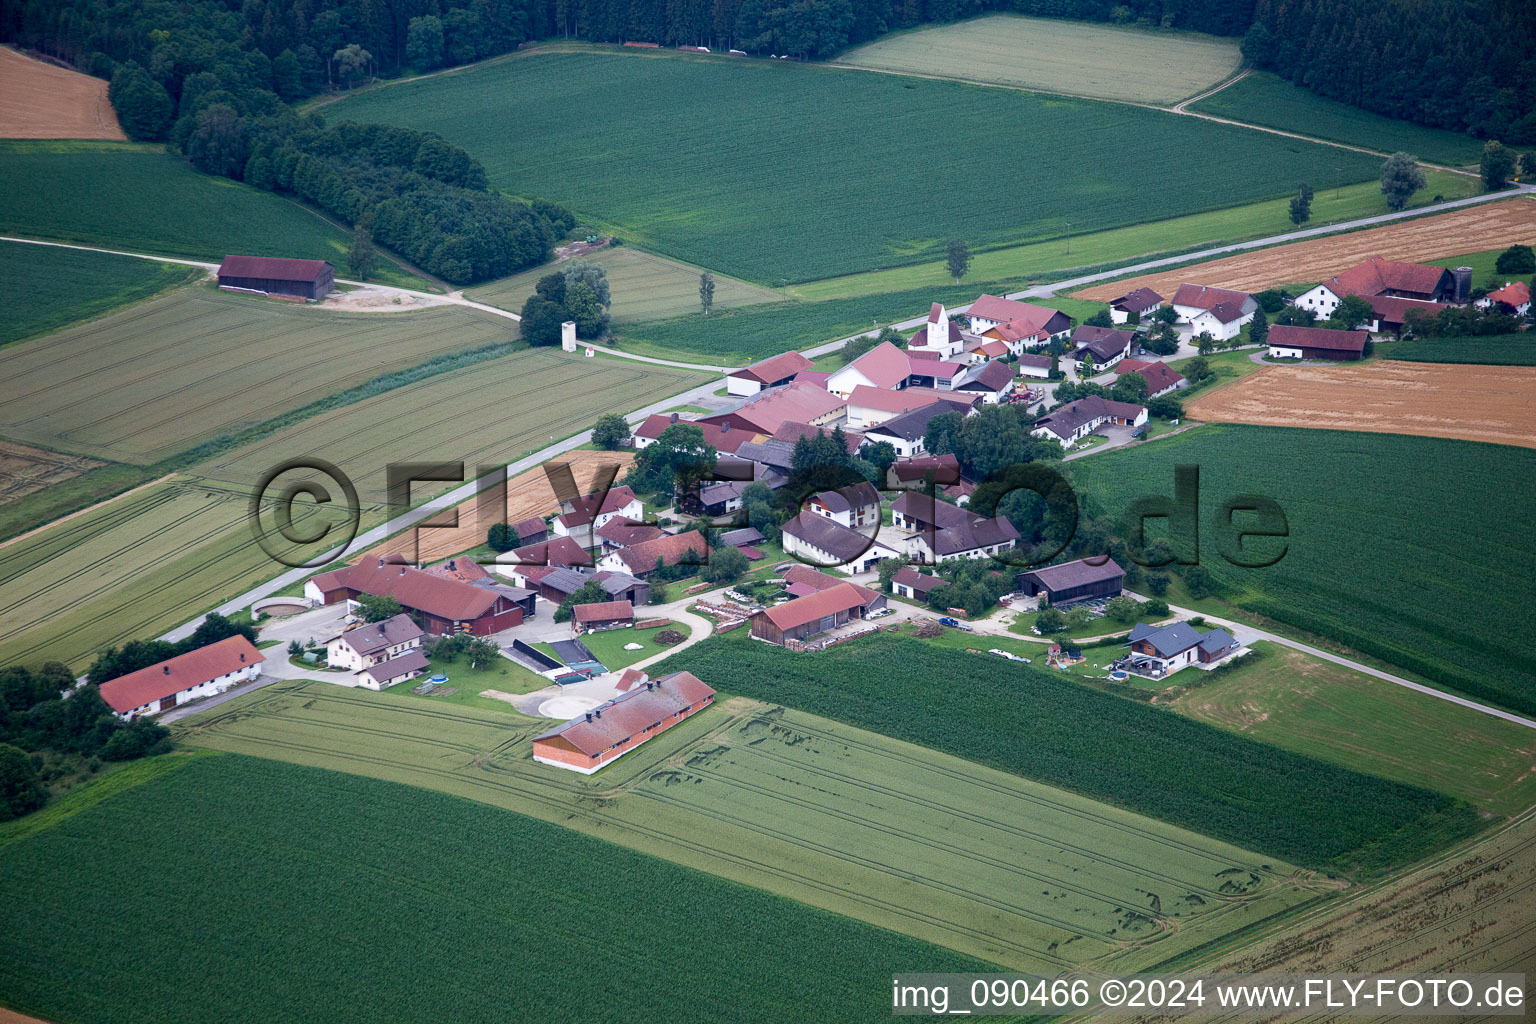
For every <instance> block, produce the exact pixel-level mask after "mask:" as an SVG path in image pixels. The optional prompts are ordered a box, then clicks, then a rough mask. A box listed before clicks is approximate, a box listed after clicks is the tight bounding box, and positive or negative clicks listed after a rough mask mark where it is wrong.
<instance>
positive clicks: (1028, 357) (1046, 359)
mask: <svg viewBox="0 0 1536 1024" xmlns="http://www.w3.org/2000/svg"><path fill="white" fill-rule="evenodd" d="M1051 362H1052V360H1051V357H1050V356H1038V355H1035V354H1033V353H1031V352H1025V353H1024V354H1023V355H1021V356H1019V357H1018V364H1019V365H1020V366H1038V367H1040V368H1041V369H1043V370H1049V369H1050V368H1051Z"/></svg>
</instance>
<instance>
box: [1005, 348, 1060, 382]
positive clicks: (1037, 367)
mask: <svg viewBox="0 0 1536 1024" xmlns="http://www.w3.org/2000/svg"><path fill="white" fill-rule="evenodd" d="M1055 362H1056V361H1055V360H1054V359H1052V358H1051V357H1050V356H1042V355H1036V354H1034V353H1033V352H1025V353H1024V354H1023V355H1021V356H1019V357H1018V361H1017V362H1016V363H1014V369H1016V370H1018V372H1019V376H1020V377H1035V378H1038V379H1039V380H1048V379H1050V376H1051V367H1052V366H1054V365H1055Z"/></svg>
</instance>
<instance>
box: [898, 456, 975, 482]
mask: <svg viewBox="0 0 1536 1024" xmlns="http://www.w3.org/2000/svg"><path fill="white" fill-rule="evenodd" d="M891 469H892V470H894V471H895V473H896V479H897V480H900V481H901V482H903V483H911V482H912V481H914V480H922V479H925V478H926V477H927V475H928V473H929V472H930V471H932V473H933V482H934V483H936V484H952V483H956V482H957V481H959V479H960V459H959V457H958V456H956V455H955V454H954V453H953V452H945V453H944V454H943V455H921V456H918V457H917V458H915V459H908V460H907V461H905V462H898V463H896V464H895V465H893V466H892V467H891Z"/></svg>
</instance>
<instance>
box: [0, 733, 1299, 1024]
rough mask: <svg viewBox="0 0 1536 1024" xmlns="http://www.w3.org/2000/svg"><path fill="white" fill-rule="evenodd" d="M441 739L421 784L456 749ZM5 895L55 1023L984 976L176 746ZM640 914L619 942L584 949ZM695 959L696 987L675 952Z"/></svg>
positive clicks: (9, 968) (312, 771)
mask: <svg viewBox="0 0 1536 1024" xmlns="http://www.w3.org/2000/svg"><path fill="white" fill-rule="evenodd" d="M414 706H417V707H419V705H414ZM422 710H423V711H424V710H425V709H422ZM493 717H494V716H493ZM431 721H432V716H431V715H430V713H427V714H417V715H412V716H407V717H406V718H405V719H404V720H403V721H401V722H399V723H395V724H396V725H397V727H399V728H402V729H405V730H411V731H416V730H419V729H420V728H422V724H421V723H430V722H431ZM374 739H375V741H376V742H379V743H380V745H381V746H380V749H387V745H388V743H389V742H390V740H389V739H388V738H382V737H375V738H374ZM397 739H398V738H397ZM322 742H324V741H322ZM321 749H323V748H321ZM437 754H438V758H439V760H438V762H437V763H436V764H433V765H431V766H427V768H426V769H425V770H424V771H421V772H419V773H418V774H420V775H422V776H425V777H431V776H434V775H442V774H445V773H446V772H451V771H454V770H463V768H462V766H463V765H465V763H466V761H467V760H468V758H467V757H466V753H465V750H463V749H458V750H454V749H451V748H449V747H443V748H441V749H440V750H438V751H437ZM485 754H486V755H487V756H488V755H489V754H490V751H488V750H487V751H485ZM475 760H476V761H477V762H478V761H479V760H480V758H479V757H478V756H477V757H476V758H475ZM523 760H526V758H523ZM530 764H531V762H530ZM520 767H523V766H520ZM538 767H539V768H540V769H541V770H542V771H543V772H547V773H553V772H556V771H558V770H557V769H549V768H545V767H544V766H538ZM471 770H473V771H475V772H476V774H480V775H482V776H483V777H485V778H486V779H487V780H488V781H492V780H493V776H490V775H488V774H486V773H485V772H483V771H481V770H479V769H471ZM560 774H563V775H567V776H569V775H571V774H572V773H568V772H565V773H560ZM518 781H519V782H521V783H524V784H526V780H522V779H519V780H518ZM428 784H430V782H429V783H428ZM575 795H576V794H575V793H573V792H572V791H571V790H570V789H562V788H560V787H558V786H557V787H554V788H552V790H551V791H550V792H549V794H548V795H547V796H546V799H549V797H554V798H555V799H556V800H561V801H572V798H573V797H574V796H575ZM571 806H572V808H573V809H575V808H576V807H577V805H576V804H575V803H574V801H572V803H571ZM145 822H155V823H157V826H158V827H156V828H154V829H146V828H145ZM1183 859H1185V860H1190V861H1193V855H1183ZM514 876H515V881H514V880H513V879H514ZM1191 884H1193V882H1192V883H1191ZM1021 887H1022V883H1021ZM0 890H3V891H4V892H5V894H6V898H5V899H4V900H3V901H0V990H3V991H4V992H5V994H6V1002H7V1003H8V1004H9V1005H11V1006H14V1007H17V1008H18V1009H21V1010H24V1011H25V1012H27V1013H28V1014H34V1015H37V1016H40V1017H43V1018H46V1019H48V1020H58V1021H66V1020H67V1021H75V1020H134V1019H139V1020H154V1021H157V1022H163V1024H181V1022H198V1024H207V1022H211V1021H235V1020H253V1019H260V1020H273V1021H276V1020H298V1019H308V1020H325V1021H328V1022H333V1024H352V1022H363V1021H380V1020H393V1021H407V1020H412V1021H428V1020H450V1019H451V1020H457V1021H473V1022H481V1021H505V1020H517V1021H534V1020H537V1021H548V1022H566V1021H570V1022H575V1021H590V1020H592V1019H593V1012H592V1007H593V1006H595V1005H607V1006H618V1005H623V1006H624V1007H625V1011H624V1012H625V1019H628V1020H637V1021H657V1020H669V1019H676V1017H675V1015H676V1009H677V1006H678V1000H679V999H689V1000H690V1001H691V1002H692V1003H693V1004H694V1005H692V1006H691V1007H690V1009H689V1011H688V1019H689V1020H692V1021H699V1022H706V1024H707V1022H716V1021H719V1022H724V1021H740V1020H745V1019H752V1020H756V1021H763V1022H765V1024H776V1022H780V1021H783V1022H799V1021H803V1020H805V1019H807V1013H808V1012H811V1013H814V1012H816V1010H815V1009H814V1008H821V1007H827V1006H833V1005H835V1006H837V1007H838V1015H839V1019H840V1020H847V1021H864V1020H868V1021H881V1020H888V1019H889V1017H890V1006H889V998H890V997H889V995H888V993H887V991H886V988H887V986H888V985H889V982H888V980H886V981H878V982H877V981H876V979H881V978H887V979H888V977H889V974H890V971H891V970H892V969H893V966H892V965H895V964H921V965H922V966H923V967H924V968H927V969H932V970H937V971H984V970H989V969H993V968H992V965H991V964H990V963H989V962H987V961H983V960H980V959H977V958H974V957H968V956H964V955H961V954H958V953H954V952H951V951H950V950H947V949H944V948H942V947H939V946H935V945H932V944H930V943H926V942H922V941H919V940H916V939H913V938H909V937H907V936H904V935H900V934H897V933H896V932H894V931H890V930H887V929H884V928H879V927H871V926H870V925H868V924H865V923H861V922H858V921H853V920H850V919H848V918H847V917H841V916H838V915H836V914H833V913H828V912H826V911H824V910H820V909H817V908H816V907H815V906H811V905H807V903H806V902H804V901H801V902H797V901H795V900H792V899H785V898H783V897H780V896H775V895H773V894H771V893H766V892H763V891H761V890H758V889H754V888H751V887H749V886H746V885H739V884H736V883H734V882H732V881H728V880H725V879H722V878H719V877H715V876H712V875H710V874H707V873H705V872H702V871H696V870H691V869H689V868H687V867H683V866H680V865H677V864H673V863H668V862H667V861H665V860H661V859H658V858H656V857H651V856H646V855H645V854H644V853H638V852H636V851H634V850H630V849H625V848H624V847H622V846H619V845H615V844H613V843H611V842H605V841H603V840H602V839H598V838H594V837H592V836H588V835H582V834H581V833H580V832H578V831H575V830H573V829H569V828H562V827H560V826H559V825H557V824H551V823H549V822H546V821H540V820H537V819H536V818H533V817H528V816H525V815H523V814H516V813H511V812H509V811H507V810H503V809H501V808H498V807H492V806H487V805H486V804H485V803H476V802H474V801H472V800H463V799H457V798H455V797H453V796H448V795H444V794H442V793H435V792H431V791H429V790H425V789H417V788H413V787H411V786H405V785H399V784H397V783H394V782H388V781H382V780H379V779H376V778H364V777H361V776H359V775H348V774H342V773H341V772H333V771H325V770H322V769H319V768H313V767H304V766H300V765H295V764H283V763H281V762H279V761H272V760H265V759H262V758H256V757H238V756H230V755H224V756H216V757H201V758H196V759H193V760H191V761H190V763H188V764H186V765H185V766H184V767H181V768H179V769H178V770H176V771H172V772H168V773H165V774H162V775H160V776H158V777H156V778H153V779H150V780H148V781H146V782H144V783H143V784H142V785H139V786H136V787H134V788H132V789H129V790H126V791H123V792H119V793H117V794H115V795H114V796H113V797H112V798H111V799H106V800H102V801H100V802H98V803H96V804H95V805H94V806H91V807H89V808H88V809H86V810H82V811H81V812H80V813H78V814H75V815H73V816H71V817H69V818H67V819H63V820H60V821H57V822H54V823H52V824H51V826H50V827H48V828H45V829H43V830H41V831H38V832H35V833H34V834H32V835H29V836H28V837H27V838H25V839H22V840H20V841H18V842H15V843H12V844H10V845H8V846H6V847H4V849H3V850H0ZM1181 891H1182V890H1181ZM1125 892H1126V897H1125V898H1127V899H1128V898H1129V897H1130V895H1131V894H1132V890H1131V888H1130V887H1127V888H1126V889H1125ZM1272 905H1275V906H1284V903H1283V902H1282V901H1272ZM640 919H643V920H644V921H645V935H646V938H647V940H648V941H646V942H644V943H641V944H639V945H638V946H636V945H634V944H624V943H620V944H615V943H597V944H592V943H590V941H589V940H590V937H591V936H594V935H606V934H617V933H620V932H624V931H627V930H629V929H631V928H632V927H633V925H634V922H635V921H636V920H640ZM577 948H581V949H582V952H581V963H580V969H579V970H576V969H573V964H572V961H571V956H572V953H573V951H574V950H575V949H577ZM209 950H226V951H230V952H229V954H228V955H220V956H208V951H209ZM364 950H366V954H364V953H363V952H362V951H364ZM341 951H346V952H345V954H344V955H338V953H339V952H341ZM697 951H707V952H708V956H709V957H710V959H711V961H712V963H711V967H710V969H709V977H708V978H707V979H692V978H689V977H686V974H687V972H685V971H683V970H682V969H681V967H680V964H681V963H682V960H681V959H679V958H680V957H684V956H686V955H693V954H694V953H695V952H697ZM716 960H718V962H714V961H716ZM191 962H198V963H199V966H198V969H197V970H198V980H197V983H196V984H188V982H187V978H186V973H185V972H186V965H187V964H188V963H191ZM256 963H259V964H260V965H261V966H260V969H259V970H253V969H252V965H253V964H256ZM319 963H325V964H327V965H328V966H327V968H326V969H325V970H324V971H323V972H321V971H316V969H315V966H316V964H319ZM87 975H89V976H90V977H91V978H92V979H93V980H92V982H91V983H90V984H83V983H82V982H81V980H80V979H82V978H83V977H85V976H87ZM787 977H792V978H793V979H794V984H793V985H792V986H789V987H786V986H785V984H784V980H785V978H787Z"/></svg>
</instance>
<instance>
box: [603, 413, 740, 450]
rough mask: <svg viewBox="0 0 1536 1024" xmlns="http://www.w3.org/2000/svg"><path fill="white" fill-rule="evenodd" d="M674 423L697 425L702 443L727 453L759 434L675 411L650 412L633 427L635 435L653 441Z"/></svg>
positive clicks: (727, 423) (726, 423)
mask: <svg viewBox="0 0 1536 1024" xmlns="http://www.w3.org/2000/svg"><path fill="white" fill-rule="evenodd" d="M675 423H682V424H684V425H686V426H690V427H698V428H699V429H700V430H701V431H703V432H704V443H705V444H707V445H709V446H710V447H711V448H713V449H714V450H715V451H717V452H723V453H725V454H727V455H731V454H734V453H735V451H736V449H737V448H738V447H739V446H741V445H743V444H746V443H747V442H748V441H751V440H753V439H754V438H756V437H758V436H759V435H757V434H754V433H753V432H752V431H750V430H743V429H742V428H741V427H733V426H731V424H730V423H729V422H722V423H711V422H708V421H705V420H688V419H683V418H682V417H681V416H679V415H678V414H677V413H675V412H674V413H668V414H666V415H663V414H661V413H659V412H658V413H652V414H651V415H649V416H647V417H646V418H645V422H644V423H641V424H640V425H639V426H638V427H636V428H635V434H634V436H635V437H644V438H649V439H650V440H652V441H654V440H656V439H657V438H659V437H661V432H662V431H664V430H666V429H667V428H668V427H670V426H672V425H673V424H675Z"/></svg>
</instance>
